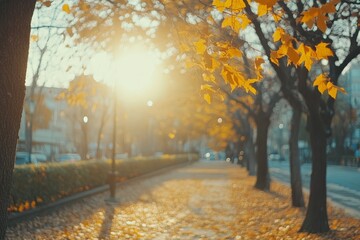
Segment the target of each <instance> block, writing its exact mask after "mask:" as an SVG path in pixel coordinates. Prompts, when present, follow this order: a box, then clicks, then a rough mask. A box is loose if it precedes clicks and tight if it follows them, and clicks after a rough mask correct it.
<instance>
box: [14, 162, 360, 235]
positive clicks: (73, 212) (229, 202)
mask: <svg viewBox="0 0 360 240" xmlns="http://www.w3.org/2000/svg"><path fill="white" fill-rule="evenodd" d="M254 182H255V178H254V177H248V176H247V173H246V172H245V170H244V169H241V168H240V167H238V166H234V165H232V164H230V163H226V162H216V161H210V162H205V161H200V162H196V163H194V164H192V165H189V166H187V167H184V168H179V169H176V170H173V171H170V172H168V173H164V174H161V175H158V176H153V177H150V178H147V179H145V180H144V179H142V180H139V181H134V182H131V183H129V184H128V185H126V186H125V187H122V188H118V189H117V198H118V199H119V203H118V204H113V205H107V204H106V203H105V201H104V200H105V199H106V198H107V197H108V195H109V193H104V194H99V195H96V196H92V197H89V198H87V199H85V200H81V201H80V202H77V203H74V204H71V205H70V206H66V207H63V208H62V209H61V210H59V211H56V212H53V213H52V214H50V215H47V216H42V217H37V218H35V219H34V220H32V221H30V222H24V223H21V224H18V225H17V226H15V227H11V228H9V229H8V233H7V239H159V240H162V239H163V240H168V239H216V240H218V239H334V240H335V239H360V220H359V219H353V218H350V217H347V216H345V215H344V214H343V213H342V212H341V211H339V210H336V209H331V208H329V211H328V212H329V224H330V226H331V228H332V229H333V231H331V232H330V233H327V234H323V235H314V234H312V235H309V234H305V233H297V230H298V229H299V228H300V225H301V223H302V221H303V218H304V214H305V210H300V209H294V208H291V207H290V191H289V189H288V187H285V185H281V184H279V183H276V182H272V191H271V192H268V193H266V192H262V191H258V190H255V189H254V188H253V185H254Z"/></svg>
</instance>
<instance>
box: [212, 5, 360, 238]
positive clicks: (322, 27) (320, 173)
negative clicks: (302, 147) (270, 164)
mask: <svg viewBox="0 0 360 240" xmlns="http://www.w3.org/2000/svg"><path fill="white" fill-rule="evenodd" d="M227 2H228V1H226V2H222V1H214V5H215V6H216V7H217V9H218V10H219V11H221V12H224V10H226V9H230V14H227V13H226V11H225V15H226V16H225V19H229V20H228V21H227V23H228V25H230V26H231V27H232V28H236V27H237V26H238V25H239V23H241V22H245V21H244V19H245V20H247V22H246V23H247V24H250V23H251V24H252V26H253V27H254V31H255V33H256V35H257V37H258V38H259V41H260V43H261V45H262V47H263V49H264V51H265V54H266V56H267V58H268V59H270V60H271V61H270V64H271V65H272V67H273V68H274V70H275V72H276V74H277V75H278V77H279V79H280V81H281V83H282V90H283V93H284V95H286V94H288V95H289V96H292V95H294V93H293V92H291V91H288V90H287V89H286V88H287V87H288V83H289V82H292V79H291V76H290V75H289V71H288V69H289V68H288V67H289V66H291V67H292V70H291V72H290V73H292V72H294V73H295V76H296V79H297V89H298V92H299V93H300V94H301V96H302V98H303V99H304V102H305V104H306V106H307V110H308V112H307V114H308V126H309V132H310V142H311V148H312V153H313V154H312V171H313V172H312V175H311V186H310V199H309V206H308V210H307V214H306V218H305V220H304V223H303V225H302V227H301V231H306V232H326V231H328V230H329V226H328V217H327V210H326V139H327V137H328V136H329V135H330V134H331V127H330V123H331V119H332V116H333V114H334V102H335V98H336V95H337V92H338V91H344V90H343V89H342V88H340V87H338V86H337V80H338V77H339V76H340V74H341V72H342V70H343V69H344V68H345V66H346V65H348V64H349V63H350V62H351V61H352V60H353V59H354V58H355V57H356V56H358V54H359V53H360V44H359V43H358V42H357V41H358V40H357V39H358V35H359V31H360V30H359V28H358V23H359V14H358V13H359V5H357V4H356V3H355V2H352V1H342V2H340V1H338V0H333V1H329V2H328V1H320V2H318V1H307V2H303V1H297V2H292V1H287V2H285V1H270V2H264V1H260V0H257V1H256V3H254V4H251V3H249V2H248V1H245V0H244V1H238V2H236V4H234V3H230V2H229V4H226V3H227ZM231 19H232V20H231ZM241 19H242V20H241ZM268 21H271V22H272V23H273V24H274V25H275V26H276V28H275V29H274V28H272V29H269V28H268V29H265V28H263V27H262V24H264V23H265V22H268ZM344 28H347V31H346V32H347V34H344ZM237 30H240V28H237ZM341 42H347V43H348V45H347V46H344V44H341ZM322 59H326V60H328V61H329V74H328V75H325V74H320V75H319V76H318V77H317V78H316V79H315V80H314V81H311V80H310V79H309V78H310V76H309V71H310V70H311V67H312V65H313V63H314V62H316V61H319V60H322ZM336 63H337V64H336ZM314 87H315V88H314ZM325 91H327V92H328V96H326V95H324V96H323V95H322V94H321V93H324V92H325ZM325 98H326V99H325ZM289 99H290V98H289ZM290 104H291V103H290Z"/></svg>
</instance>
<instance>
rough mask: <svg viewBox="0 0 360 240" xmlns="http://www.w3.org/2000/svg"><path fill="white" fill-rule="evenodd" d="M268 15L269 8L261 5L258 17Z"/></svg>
mask: <svg viewBox="0 0 360 240" xmlns="http://www.w3.org/2000/svg"><path fill="white" fill-rule="evenodd" d="M267 13H268V7H267V6H266V5H263V4H259V7H258V16H259V17H261V16H264V15H266V14H267Z"/></svg>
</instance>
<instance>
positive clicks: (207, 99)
mask: <svg viewBox="0 0 360 240" xmlns="http://www.w3.org/2000/svg"><path fill="white" fill-rule="evenodd" d="M204 99H205V101H206V102H207V103H208V104H210V103H211V97H210V94H208V93H205V94H204Z"/></svg>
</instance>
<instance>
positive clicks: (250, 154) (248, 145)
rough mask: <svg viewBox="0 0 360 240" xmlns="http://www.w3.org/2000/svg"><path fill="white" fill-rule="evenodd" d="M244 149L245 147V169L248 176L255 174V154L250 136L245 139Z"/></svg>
mask: <svg viewBox="0 0 360 240" xmlns="http://www.w3.org/2000/svg"><path fill="white" fill-rule="evenodd" d="M244 145H245V149H246V155H245V158H246V161H247V169H248V172H249V175H250V176H255V174H256V154H255V148H254V143H253V139H252V137H250V136H249V138H248V139H247V140H246V141H245V144H244Z"/></svg>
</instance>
